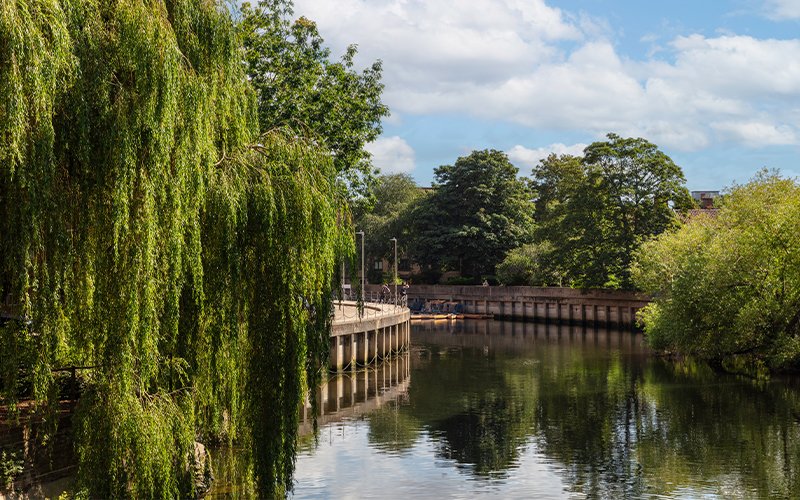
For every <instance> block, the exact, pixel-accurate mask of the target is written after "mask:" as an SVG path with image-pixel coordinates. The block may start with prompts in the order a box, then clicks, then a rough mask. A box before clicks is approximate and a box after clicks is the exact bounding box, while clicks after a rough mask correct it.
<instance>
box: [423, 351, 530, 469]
mask: <svg viewBox="0 0 800 500" xmlns="http://www.w3.org/2000/svg"><path fill="white" fill-rule="evenodd" d="M415 365H416V366H421V367H422V368H421V369H420V368H417V369H416V370H414V372H413V373H412V377H411V378H412V380H419V379H417V378H416V377H421V378H424V379H425V380H426V381H427V382H426V383H424V384H412V385H411V387H410V388H409V399H410V403H411V405H410V407H409V408H408V411H410V412H412V414H413V415H414V416H415V417H417V418H418V419H419V420H420V421H421V422H423V423H424V425H425V426H426V427H427V428H428V429H429V431H430V433H431V437H432V439H434V440H435V442H436V450H437V455H438V456H440V457H441V458H445V459H449V460H455V461H456V462H458V463H460V464H462V465H465V466H467V468H468V469H469V470H471V471H472V473H473V474H475V475H479V476H491V477H498V476H500V477H502V476H504V475H505V471H507V470H508V469H510V468H512V467H514V466H515V463H516V461H517V459H518V458H519V454H520V449H521V448H522V447H523V446H525V444H526V443H527V442H528V440H529V435H530V433H531V432H532V431H531V430H530V428H531V426H532V425H533V413H532V411H531V409H532V407H533V402H534V401H535V399H536V388H535V386H534V385H533V384H532V382H533V381H532V379H531V378H530V377H521V378H518V379H515V378H513V377H510V376H509V375H510V374H509V373H507V370H506V368H505V367H504V366H503V365H504V360H503V359H497V358H495V355H494V353H487V354H484V353H483V352H482V351H481V350H480V349H469V348H460V349H456V348H451V349H443V348H439V347H437V346H431V347H430V350H429V351H426V352H425V353H424V354H423V359H421V360H420V361H419V362H417V363H415Z"/></svg>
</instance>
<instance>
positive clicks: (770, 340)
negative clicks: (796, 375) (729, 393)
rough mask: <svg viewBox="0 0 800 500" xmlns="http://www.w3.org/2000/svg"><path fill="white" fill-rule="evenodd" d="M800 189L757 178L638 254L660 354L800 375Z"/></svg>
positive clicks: (648, 327)
mask: <svg viewBox="0 0 800 500" xmlns="http://www.w3.org/2000/svg"><path fill="white" fill-rule="evenodd" d="M798 227H800V184H799V183H798V181H797V180H790V179H785V178H781V177H780V176H779V175H778V174H777V173H774V172H772V173H770V172H767V171H762V172H761V173H759V174H758V175H756V176H755V177H754V179H753V180H752V181H750V182H749V183H747V184H744V185H734V186H733V187H732V188H731V189H730V190H729V191H728V192H727V193H726V195H725V199H724V202H723V205H722V208H721V210H720V212H719V214H718V216H717V217H716V218H707V217H700V218H697V219H693V220H692V221H690V222H689V223H687V224H685V225H683V226H681V227H680V228H679V229H676V230H674V231H671V232H667V233H664V234H663V235H661V236H660V237H659V238H657V239H655V240H653V241H651V242H648V243H647V244H645V245H643V246H642V248H641V249H640V250H639V252H637V254H636V264H635V266H634V267H633V276H634V279H635V282H636V284H637V286H639V287H641V288H642V289H643V290H644V291H646V292H648V293H650V294H653V295H654V296H655V300H654V302H653V303H652V304H651V305H650V306H648V307H647V308H646V309H645V311H644V316H643V320H644V327H645V332H646V334H647V338H648V341H649V342H650V344H651V345H652V346H653V347H654V348H657V349H676V350H679V351H683V352H695V353H699V354H701V355H703V356H706V357H710V358H716V359H719V358H723V357H726V356H729V355H732V354H749V355H753V356H757V357H763V359H764V360H765V361H766V362H767V364H768V365H769V366H770V367H771V368H785V367H798V366H800V342H798V340H797V336H798V334H800V312H799V311H800V233H798V231H797V228H798Z"/></svg>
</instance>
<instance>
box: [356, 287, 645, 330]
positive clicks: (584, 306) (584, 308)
mask: <svg viewBox="0 0 800 500" xmlns="http://www.w3.org/2000/svg"><path fill="white" fill-rule="evenodd" d="M365 290H366V292H367V293H368V294H369V293H376V292H378V291H379V290H380V285H367V286H366V289H365ZM407 293H408V303H409V304H411V303H412V302H427V301H430V300H445V301H447V302H458V303H460V304H462V305H463V307H464V312H465V313H468V314H494V316H495V318H498V319H514V320H529V321H553V322H563V323H590V324H594V323H596V324H609V325H620V326H622V325H633V324H634V323H635V322H636V314H637V312H638V311H639V310H640V309H642V308H643V307H645V306H646V305H647V304H648V303H649V297H647V296H645V295H641V294H636V293H632V292H620V291H612V290H589V291H582V290H575V289H572V288H562V287H530V286H448V285H414V284H412V285H411V286H410V287H409V289H408V292H407Z"/></svg>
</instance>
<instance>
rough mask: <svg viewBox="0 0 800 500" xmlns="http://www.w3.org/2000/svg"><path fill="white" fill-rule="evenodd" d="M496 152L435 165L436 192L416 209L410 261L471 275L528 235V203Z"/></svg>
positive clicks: (520, 185)
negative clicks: (414, 233) (414, 232)
mask: <svg viewBox="0 0 800 500" xmlns="http://www.w3.org/2000/svg"><path fill="white" fill-rule="evenodd" d="M517 172H518V169H517V168H516V167H515V166H514V165H512V164H511V162H510V161H508V157H507V156H506V155H505V153H503V152H502V151H496V150H494V149H491V150H489V149H487V150H483V151H473V152H472V154H471V155H469V156H467V157H462V158H459V159H458V160H457V161H456V163H455V165H443V166H441V167H439V168H437V169H436V170H435V171H434V173H435V175H436V182H437V183H438V185H436V186H435V187H436V191H435V192H434V193H433V194H432V195H431V196H429V197H427V198H426V199H425V201H424V202H423V203H422V204H421V205H420V207H419V208H418V210H417V215H416V218H417V235H418V237H417V243H416V245H415V248H414V255H415V260H416V261H417V262H419V263H420V264H423V265H431V266H433V267H434V268H437V269H458V270H460V271H461V273H462V274H463V275H466V276H475V275H478V274H480V273H481V272H484V271H490V270H493V268H494V266H495V265H497V264H498V263H499V262H501V261H502V260H503V257H504V255H505V253H506V252H507V251H508V250H510V249H512V248H516V247H518V246H520V245H522V244H523V243H525V242H526V241H528V239H529V238H530V234H531V230H532V224H533V221H532V205H531V204H530V200H529V198H530V195H529V192H528V189H527V187H526V186H525V183H524V182H523V181H522V180H520V179H518V178H517Z"/></svg>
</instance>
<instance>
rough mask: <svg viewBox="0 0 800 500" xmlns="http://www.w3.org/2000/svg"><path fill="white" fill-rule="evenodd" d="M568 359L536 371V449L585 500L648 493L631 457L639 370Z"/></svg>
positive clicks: (625, 364)
mask: <svg viewBox="0 0 800 500" xmlns="http://www.w3.org/2000/svg"><path fill="white" fill-rule="evenodd" d="M569 354H570V356H569V357H568V358H566V359H551V360H548V362H547V363H541V364H540V365H538V366H539V372H538V378H539V398H538V401H537V404H536V420H537V423H538V426H539V429H540V433H539V440H538V441H539V446H540V448H541V450H542V451H543V452H544V453H545V454H546V455H547V456H548V457H551V458H555V459H556V460H557V461H558V462H561V463H562V464H563V467H564V476H565V477H564V478H565V480H566V481H567V482H568V483H570V485H571V488H572V489H573V490H576V491H580V492H582V493H584V494H585V495H587V496H588V498H638V497H640V496H641V495H642V494H643V493H644V492H645V488H646V486H645V484H644V482H643V481H642V475H641V474H642V470H641V467H640V465H639V464H638V462H637V458H636V455H635V450H636V444H637V443H636V441H637V439H638V435H639V430H638V425H637V422H639V421H640V420H641V417H642V414H643V410H642V403H641V401H640V399H639V397H638V392H637V386H638V385H639V384H640V382H641V378H642V370H641V366H640V365H634V364H631V363H629V362H625V361H622V360H620V359H618V358H611V359H592V360H589V359H583V358H582V357H581V356H579V355H578V354H577V353H576V352H575V351H571V352H570V353H569Z"/></svg>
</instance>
